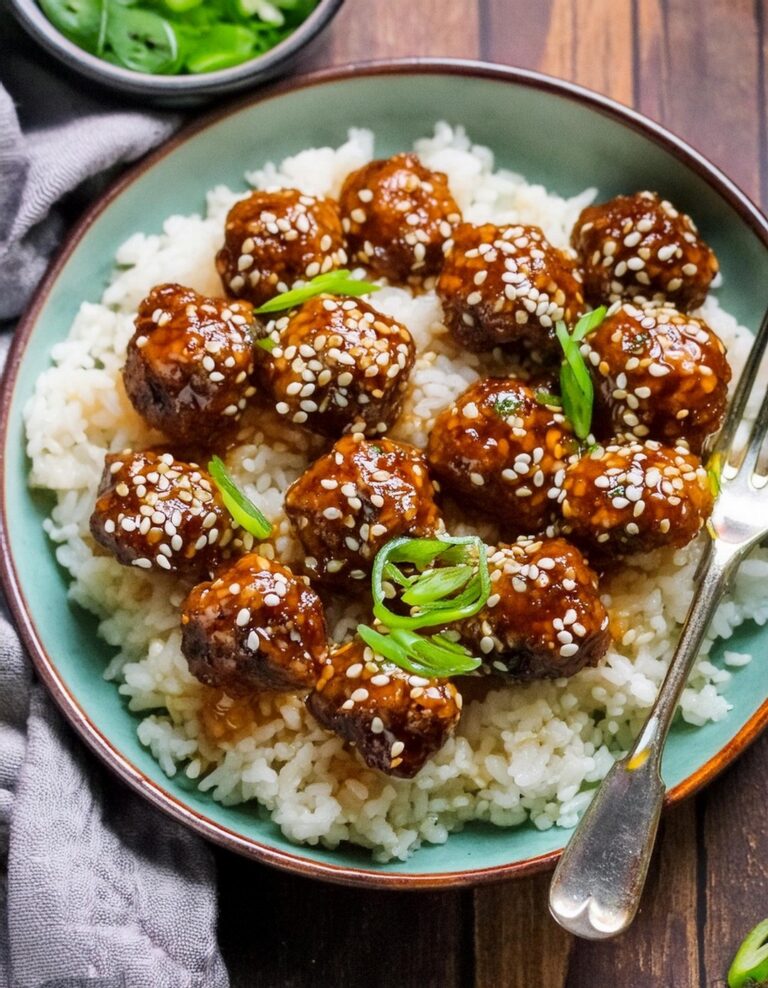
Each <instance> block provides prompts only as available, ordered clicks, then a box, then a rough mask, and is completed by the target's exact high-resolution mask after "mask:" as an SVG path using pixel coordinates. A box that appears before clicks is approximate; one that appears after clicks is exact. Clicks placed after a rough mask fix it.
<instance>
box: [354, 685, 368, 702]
mask: <svg viewBox="0 0 768 988" xmlns="http://www.w3.org/2000/svg"><path fill="white" fill-rule="evenodd" d="M367 699H368V690H367V689H365V687H364V686H361V687H360V688H359V689H356V690H355V692H354V693H352V695H351V696H350V700H351V701H352V702H353V703H363V701H364V700H367Z"/></svg>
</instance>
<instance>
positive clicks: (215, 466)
mask: <svg viewBox="0 0 768 988" xmlns="http://www.w3.org/2000/svg"><path fill="white" fill-rule="evenodd" d="M208 473H209V474H210V475H211V477H213V482H214V483H215V484H216V486H217V487H218V489H219V493H220V494H221V499H222V501H223V502H224V507H225V508H226V509H227V511H228V512H229V513H230V514H231V515H232V517H233V519H234V520H235V521H236V522H237V524H238V525H240V527H241V528H244V529H245V530H246V532H250V533H251V535H254V536H255V537H256V538H257V539H266V538H268V537H269V535H271V533H272V526H271V525H270V523H269V522H268V521H267V519H266V518H265V517H264V515H263V514H262V513H261V512H260V511H259V509H258V508H257V507H256V505H255V504H254V503H253V501H251V500H250V498H247V497H246V496H245V494H243V492H242V491H241V490H240V488H239V487H238V486H237V484H236V483H235V482H234V480H232V478H231V477H230V475H229V473H228V472H227V468H226V467H225V466H224V463H223V462H222V460H220V459H219V457H218V456H214V457H213V459H212V460H211V461H210V462H209V464H208Z"/></svg>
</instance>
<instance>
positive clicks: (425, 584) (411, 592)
mask: <svg viewBox="0 0 768 988" xmlns="http://www.w3.org/2000/svg"><path fill="white" fill-rule="evenodd" d="M393 568H394V567H393ZM471 579H472V567H471V566H468V565H467V564H466V563H464V564H462V565H461V566H444V567H442V569H433V570H429V571H428V572H427V573H422V575H421V576H420V577H418V578H417V579H416V580H415V581H414V582H413V585H412V586H410V587H409V589H408V590H407V591H406V592H405V593H404V594H403V596H402V601H403V603H404V604H409V605H415V606H419V605H421V604H431V603H433V602H434V601H435V600H436V599H438V598H440V597H447V596H449V595H450V594H453V593H456V591H457V590H461V589H462V587H465V586H466V585H467V583H469V581H470V580H471Z"/></svg>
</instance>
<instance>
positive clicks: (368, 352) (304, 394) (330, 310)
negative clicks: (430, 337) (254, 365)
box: [257, 295, 415, 437]
mask: <svg viewBox="0 0 768 988" xmlns="http://www.w3.org/2000/svg"><path fill="white" fill-rule="evenodd" d="M266 332H267V334H268V335H269V336H270V337H271V339H272V340H273V341H274V342H275V343H276V344H277V345H276V346H275V347H274V349H273V350H272V351H271V352H266V351H264V350H263V349H261V348H260V347H259V348H257V349H258V350H259V351H260V352H259V374H260V378H261V380H262V382H263V384H264V387H265V389H266V390H267V391H268V392H269V393H270V394H271V395H272V397H273V398H274V400H275V407H276V409H277V411H278V412H279V413H280V414H282V415H286V416H288V418H289V419H290V420H291V422H297V423H300V424H303V425H306V426H307V428H309V429H314V430H315V431H316V432H322V433H325V434H326V435H328V436H333V437H336V436H340V435H341V434H342V433H343V432H364V433H365V434H366V435H377V434H381V433H383V432H386V431H387V429H389V427H390V426H391V425H392V424H393V423H394V422H395V420H396V419H397V417H398V415H399V414H400V409H401V406H402V402H403V397H404V394H405V389H406V387H407V385H408V375H409V373H410V370H411V367H412V366H413V361H414V354H415V348H414V344H413V339H412V338H411V334H410V333H409V332H408V330H407V329H406V328H405V326H401V325H400V323H399V322H396V321H395V320H394V319H391V318H390V317H389V316H385V315H383V314H382V313H380V312H377V311H376V309H374V308H372V306H370V305H368V303H367V302H363V301H362V300H361V299H357V298H330V297H329V296H327V295H326V296H318V297H317V298H313V299H310V301H308V302H305V303H304V305H303V306H302V307H301V308H300V309H298V310H297V311H295V312H292V313H291V314H290V315H288V316H283V317H282V318H280V319H278V320H277V321H273V322H270V323H268V324H267V327H266Z"/></svg>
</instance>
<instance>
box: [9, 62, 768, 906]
mask: <svg viewBox="0 0 768 988" xmlns="http://www.w3.org/2000/svg"><path fill="white" fill-rule="evenodd" d="M441 118H442V119H446V120H448V121H450V122H452V123H457V124H458V123H461V124H464V125H466V126H467V127H468V128H469V131H470V133H471V135H472V138H473V139H474V140H475V141H478V142H481V143H483V144H488V145H490V147H492V148H493V149H494V150H495V152H496V154H497V156H498V161H499V163H500V164H501V165H504V166H506V167H508V168H512V169H514V170H515V171H519V172H522V173H523V174H525V175H526V176H527V177H529V178H530V179H534V180H536V181H539V182H543V183H544V184H545V185H546V186H548V187H549V188H551V189H553V190H555V191H557V192H559V193H561V194H564V195H570V194H573V193H576V192H577V191H579V190H581V189H583V188H585V187H586V186H589V185H597V186H598V188H599V191H600V194H601V196H605V197H607V196H610V195H613V194H615V193H618V192H622V191H628V190H634V189H644V188H651V189H657V190H658V191H660V192H662V193H664V194H665V195H666V196H668V197H669V198H671V199H672V200H673V201H674V202H675V203H677V204H678V205H680V206H682V207H684V208H685V209H686V210H688V211H690V212H692V213H693V214H694V215H695V217H696V220H697V222H698V223H699V225H700V227H701V228H702V231H703V235H704V237H705V238H706V239H707V240H708V241H709V242H710V243H711V244H712V245H713V247H714V248H715V250H716V251H717V254H718V256H719V258H720V262H721V265H722V269H723V275H724V285H723V288H722V290H721V292H720V297H721V299H722V301H723V304H724V305H725V306H726V307H727V308H728V309H729V310H730V311H731V312H733V313H735V315H736V316H737V317H738V318H739V319H740V320H741V321H742V322H743V323H744V324H746V325H747V326H751V327H757V326H758V325H759V322H760V319H761V316H762V309H763V306H764V305H765V296H764V293H763V292H761V291H760V290H759V288H758V286H760V285H765V284H768V221H766V219H765V218H764V217H763V216H762V215H761V214H760V213H759V211H758V210H757V209H756V208H755V207H754V206H753V205H752V204H751V203H750V202H749V201H748V200H747V198H746V197H745V196H744V195H743V194H742V193H741V192H739V190H738V189H736V188H735V187H734V186H733V184H732V183H731V182H730V181H729V180H728V179H727V178H726V177H725V176H724V175H722V174H721V173H720V172H718V171H717V170H716V169H715V168H714V167H713V166H712V165H710V164H709V163H707V162H706V161H705V160H704V159H703V158H702V157H701V156H699V155H698V154H697V153H696V152H694V151H693V150H692V149H691V148H689V147H687V146H686V145H684V144H682V143H681V142H680V141H678V140H677V139H675V138H674V137H672V136H671V135H669V134H668V133H666V132H665V131H663V130H662V129H661V128H659V127H658V126H656V125H655V124H652V123H650V122H649V121H647V120H645V119H643V118H641V117H639V116H638V115H637V114H635V113H632V112H631V111H629V110H626V109H624V108H622V107H620V106H618V105H617V104H615V103H612V102H610V101H609V100H606V99H604V98H602V97H599V96H595V95H593V94H591V93H588V92H586V91H584V90H581V89H578V88H576V87H574V86H570V85H568V84H564V83H561V82H556V81H555V80H552V79H547V78H544V77H542V76H538V75H535V74H532V73H528V72H522V71H517V70H512V69H506V68H500V67H493V66H487V65H479V64H472V63H463V62H435V61H426V62H421V61H420V62H399V63H394V64H393V63H389V64H386V65H359V66H352V67H349V68H345V69H339V70H333V71H330V72H326V73H322V74H318V75H314V76H308V77H306V78H299V79H295V80H293V81H291V82H290V83H284V84H282V85H281V86H279V87H277V88H275V89H272V90H270V91H268V92H267V93H266V94H264V95H261V96H260V97H259V98H257V99H252V100H250V101H249V102H247V103H242V104H240V105H237V106H234V107H232V108H231V109H228V110H225V111H224V112H222V113H219V114H217V115H216V116H212V117H209V118H207V119H205V120H202V121H201V122H200V123H198V124H196V125H195V126H194V127H192V128H190V129H188V130H187V131H186V132H184V133H182V134H181V135H180V136H178V137H177V138H176V139H175V140H173V141H172V142H170V143H169V144H168V145H166V147H164V148H163V149H161V150H160V151H159V152H157V153H156V154H154V155H153V156H151V157H150V158H149V159H147V160H145V161H144V162H142V163H141V164H140V165H138V166H137V167H135V168H134V169H133V170H132V171H131V172H129V173H128V174H127V175H126V176H125V177H124V178H123V179H122V180H121V181H120V182H119V183H118V184H117V185H116V186H114V187H113V188H112V189H111V191H109V192H108V193H107V194H106V195H105V196H104V197H103V198H102V199H101V201H100V202H99V203H98V204H97V205H96V206H94V208H93V209H92V210H91V211H90V213H89V214H88V215H87V216H86V217H85V219H84V220H83V221H82V223H81V224H80V226H79V227H78V228H77V229H76V230H75V231H74V233H73V234H72V236H71V238H70V239H69V241H68V243H67V244H66V246H65V248H64V250H63V253H62V254H61V256H60V257H59V259H58V261H57V262H56V264H55V265H54V267H53V269H52V271H51V272H50V274H49V275H48V277H47V279H46V281H45V283H44V285H43V286H42V288H41V290H40V292H39V293H38V295H37V298H36V300H35V302H34V304H33V305H32V308H31V310H30V312H29V313H28V314H27V316H26V319H25V320H24V322H23V324H22V326H21V327H20V329H19V331H18V332H17V337H16V341H15V348H14V351H13V354H12V356H11V359H10V363H9V366H8V370H7V375H6V379H5V386H4V394H3V403H4V411H5V415H4V426H3V428H4V435H3V468H4V475H3V491H4V497H3V511H4V519H3V520H4V526H3V569H4V577H5V585H6V589H7V591H8V595H9V598H10V601H11V604H12V606H13V609H14V612H15V616H16V618H17V620H18V623H19V626H20V628H21V629H22V633H23V635H24V638H25V641H26V644H27V647H28V649H29V652H30V654H31V656H32V659H33V661H34V662H35V665H36V667H37V671H38V673H39V675H40V677H41V678H42V679H43V681H44V682H45V683H46V685H47V686H48V688H49V689H50V691H51V693H52V695H53V696H54V698H55V700H56V701H57V703H58V704H59V706H60V707H61V709H62V710H63V712H64V714H65V716H66V717H67V718H68V719H69V721H70V722H71V723H72V725H73V726H74V727H75V728H76V730H77V731H78V732H79V733H80V734H81V736H82V737H83V739H84V740H85V742H86V743H87V744H88V745H90V746H91V747H92V748H93V750H94V751H95V752H96V753H97V754H98V755H99V756H100V757H101V758H102V759H103V760H104V761H105V762H106V763H107V764H108V765H109V766H110V767H111V768H112V769H113V770H114V771H115V772H116V773H117V774H118V775H119V776H121V777H122V778H123V779H124V780H125V781H126V782H128V783H129V784H130V785H131V786H133V788H135V789H136V790H137V791H138V792H140V793H141V794H142V795H144V796H146V798H147V799H149V800H150V801H151V802H153V803H154V804H156V805H157V806H159V807H160V808H161V809H163V810H164V811H165V812H167V813H168V814H170V815H171V816H173V817H175V818H176V819H178V820H181V821H182V822H183V823H186V824H187V825H189V826H190V827H192V828H194V829H195V830H197V831H199V832H200V833H202V834H203V835H205V836H206V837H208V838H210V839H211V840H213V841H216V842H217V843H220V844H223V845H225V846H226V847H229V848H231V849H233V850H236V851H239V852H241V853H243V854H246V855H248V856H250V857H253V858H257V859H259V860H261V861H265V862H268V863H270V864H274V865H277V866H279V867H282V868H287V869H290V870H292V871H297V872H300V873H303V874H306V875H312V876H316V877H321V878H326V879H329V880H333V881H339V882H346V883H350V884H358V885H378V886H382V887H409V888H416V887H434V886H440V885H462V884H473V883H478V882H483V881H489V880H493V879H500V878H508V877H510V876H513V875H521V874H524V873H526V872H531V871H534V870H537V869H541V868H545V867H547V866H551V865H552V864H553V863H554V861H555V860H556V858H557V856H558V854H559V852H560V850H561V849H562V847H563V844H564V843H565V842H566V841H567V839H568V836H569V834H568V831H565V830H559V829H556V828H555V829H552V830H548V831H546V832H539V831H538V830H536V829H535V828H534V827H532V826H521V827H518V828H516V829H510V830H503V829H496V828H494V827H491V826H483V825H479V824H477V825H470V826H467V827H466V829H465V830H464V831H463V832H461V833H457V834H454V835H452V836H451V837H450V839H449V840H448V842H447V843H446V844H444V845H440V846H425V847H423V848H422V849H421V850H419V851H418V852H417V853H416V854H415V855H414V856H413V857H412V858H411V859H410V860H409V861H407V862H394V863H390V864H387V865H376V864H374V863H372V862H371V860H370V857H369V856H368V854H367V853H365V852H363V851H361V850H358V849H355V848H340V849H338V850H336V851H327V850H323V849H319V848H313V847H298V846H296V845H294V844H292V843H290V842H289V841H287V840H286V839H285V838H284V837H283V836H282V835H281V834H280V832H279V830H278V828H277V827H276V826H275V825H274V824H272V823H271V822H270V821H269V820H267V819H265V818H264V817H263V816H262V815H261V814H260V813H259V811H258V809H257V808H256V807H254V806H240V807H234V808H233V807H223V806H220V805H218V804H217V803H215V802H214V801H213V800H212V799H211V798H209V796H207V795H203V794H201V793H199V792H197V791H195V790H194V789H192V788H190V787H189V786H188V785H185V784H184V783H183V782H182V781H180V780H173V779H168V778H167V777H166V776H165V775H164V774H163V772H162V771H161V769H160V767H159V765H158V764H157V763H156V762H155V761H154V760H153V758H152V757H151V755H150V754H149V752H148V751H146V750H145V749H144V748H142V746H141V745H140V744H139V742H138V740H137V737H136V723H137V722H136V719H135V718H134V717H133V716H132V715H131V714H130V713H129V712H128V710H127V709H126V707H125V706H124V705H123V703H122V702H121V699H120V696H119V695H118V692H117V690H116V689H115V687H114V686H113V685H111V684H110V683H107V682H105V681H104V680H103V679H102V676H101V673H102V670H103V669H104V666H105V665H106V663H107V661H108V659H109V658H110V649H109V648H108V647H107V646H106V645H105V644H104V643H102V642H101V641H100V640H99V639H97V637H96V635H95V629H94V621H93V620H92V619H91V618H90V617H89V616H88V615H87V614H85V613H84V612H83V611H81V610H79V609H77V608H76V607H73V606H72V605H70V604H69V603H68V601H67V595H66V588H67V587H66V579H65V576H64V574H63V573H62V572H61V571H60V570H59V569H58V568H57V565H56V563H55V561H54V555H53V551H52V548H51V546H50V544H49V543H48V542H47V540H46V537H45V535H44V533H43V530H42V527H41V522H42V519H43V517H44V514H45V511H46V507H47V505H46V499H45V498H44V497H42V496H38V495H36V494H35V495H33V494H30V492H29V490H28V489H27V482H26V481H27V473H28V463H27V460H26V457H25V453H24V440H23V427H22V409H23V407H24V404H25V402H26V401H27V399H28V397H29V396H30V395H31V393H32V390H33V387H34V383H35V379H36V378H37V376H38V375H39V374H40V373H41V372H42V371H43V370H44V369H45V368H46V367H47V366H48V363H49V352H50V350H51V347H52V346H53V345H54V344H55V343H56V342H57V341H58V340H60V339H62V338H63V337H64V335H65V334H66V332H67V329H68V327H69V325H70V323H71V322H72V319H73V318H74V316H75V313H76V311H77V309H78V306H79V305H80V303H81V302H82V301H83V300H84V299H88V300H92V301H96V300H97V299H98V298H99V296H100V295H101V292H102V290H103V287H104V284H105V282H106V280H107V277H108V274H109V270H110V264H111V259H112V258H113V256H114V253H115V249H116V248H117V246H118V245H119V244H121V243H122V242H123V241H124V240H125V239H126V238H127V237H128V236H129V235H130V234H132V233H134V232H135V231H136V230H137V229H142V230H148V231H150V232H154V231H159V230H160V227H161V225H162V222H163V219H164V217H166V216H168V215H170V214H172V213H180V212H181V213H184V212H190V211H194V210H198V209H200V208H201V207H202V205H203V196H204V193H205V190H206V189H208V188H209V187H211V186H212V185H215V184H217V183H220V182H226V183H228V184H229V185H231V186H232V187H234V188H238V187H240V188H242V187H244V181H243V171H244V169H245V168H246V167H250V168H253V167H255V165H256V164H257V163H259V162H263V161H266V160H267V159H280V158H283V157H285V156H286V155H288V154H292V153H295V152H296V151H298V150H299V149H301V148H304V147H309V146H313V145H323V144H338V143H340V142H342V141H343V140H344V138H345V135H346V131H347V128H348V127H350V126H351V125H357V126H368V127H373V128H374V130H375V131H376V132H377V134H378V135H379V138H380V144H379V147H378V150H379V152H383V153H387V154H389V153H393V152H395V151H397V150H402V149H404V148H405V147H408V146H410V145H411V142H412V141H413V140H414V139H415V138H416V137H418V136H420V135H422V134H424V133H426V132H429V131H430V130H431V127H432V124H433V123H434V122H435V121H436V120H438V119H441ZM729 648H732V649H735V650H738V651H750V652H753V653H755V654H756V655H757V656H758V658H757V659H756V660H755V661H754V662H752V663H751V664H750V665H748V666H746V667H744V668H741V669H737V670H736V671H735V673H734V676H733V678H732V680H731V681H730V683H729V684H728V686H727V699H728V700H729V702H730V703H731V704H733V709H732V710H731V712H730V714H729V715H728V716H727V717H726V718H725V719H724V720H722V721H720V722H719V723H715V724H708V725H706V726H705V727H703V728H700V729H695V730H694V729H692V728H689V727H686V726H685V725H678V726H676V727H675V728H674V729H673V731H672V735H671V737H670V740H669V744H668V746H667V751H666V754H665V757H664V778H665V781H666V783H667V785H668V787H669V789H670V793H669V798H670V799H671V800H676V799H680V798H681V797H683V796H685V795H688V794H690V793H692V792H693V791H695V790H696V789H697V788H699V787H700V786H701V785H703V784H704V783H705V782H707V781H708V780H710V779H711V778H712V777H713V776H714V775H715V774H716V773H717V772H718V771H719V770H720V769H722V768H723V767H724V766H725V765H726V764H728V763H729V762H730V761H731V760H732V759H733V758H734V757H735V756H736V755H737V754H738V753H739V752H740V751H741V750H743V748H744V747H745V746H746V745H747V744H748V743H749V742H750V741H751V740H752V739H753V738H754V737H755V736H756V735H757V733H758V732H759V731H760V729H761V728H762V727H763V725H764V724H765V723H766V720H768V702H767V701H766V696H767V695H768V688H767V687H766V679H765V674H764V670H763V669H762V664H761V659H760V656H762V655H763V654H764V653H765V652H766V649H767V648H768V628H767V629H762V630H761V629H759V628H757V627H756V626H754V625H752V624H747V625H745V626H743V627H742V628H741V629H740V630H739V632H738V633H737V635H736V636H735V637H734V638H733V639H731V641H730V642H729Z"/></svg>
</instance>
